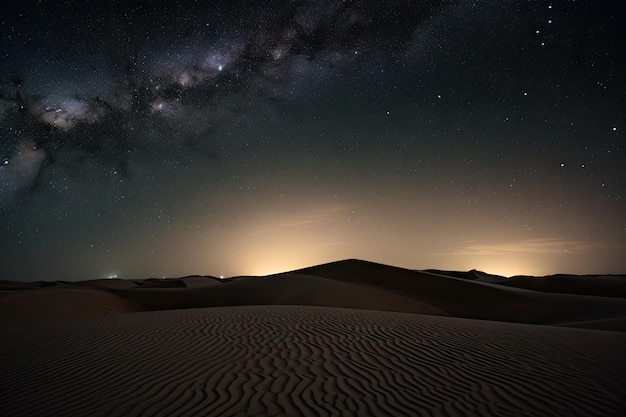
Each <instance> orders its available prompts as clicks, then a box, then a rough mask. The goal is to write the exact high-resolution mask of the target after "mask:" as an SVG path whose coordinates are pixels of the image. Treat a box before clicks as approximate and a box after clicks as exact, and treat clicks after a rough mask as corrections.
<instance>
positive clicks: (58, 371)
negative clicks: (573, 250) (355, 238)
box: [0, 260, 626, 416]
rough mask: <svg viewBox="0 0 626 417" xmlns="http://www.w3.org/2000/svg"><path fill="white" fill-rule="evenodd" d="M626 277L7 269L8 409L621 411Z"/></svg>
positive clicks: (2, 311) (360, 266)
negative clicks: (82, 277) (33, 276)
mask: <svg viewBox="0 0 626 417" xmlns="http://www.w3.org/2000/svg"><path fill="white" fill-rule="evenodd" d="M536 279H538V280H539V281H536V282H535V281H532V282H525V281H524V280H527V281H530V280H536ZM594 280H597V281H594ZM596 283H597V285H596ZM528 288H533V289H528ZM625 288H626V277H623V276H610V277H606V276H596V277H590V276H586V277H576V276H567V277H564V276H555V277H543V278H533V277H515V278H511V279H506V278H503V277H497V276H493V275H489V274H484V273H480V272H479V271H470V272H464V273H461V272H452V271H435V270H428V271H413V270H408V269H402V268H395V267H390V266H386V265H380V264H375V263H370V262H364V261H356V260H349V261H341V262H335V263H331V264H326V265H320V266H317V267H312V268H306V269H302V270H298V271H292V272H288V273H284V274H277V275H272V276H268V277H236V278H231V279H225V280H220V279H217V278H213V277H199V276H194V277H185V278H180V279H165V280H160V279H148V280H132V281H124V280H95V281H83V282H77V283H68V282H47V283H44V282H39V283H16V282H9V281H2V282H0V335H1V337H0V389H1V390H2V392H3V401H2V402H0V415H3V416H4V415H7V416H324V415H329V416H344V415H345V416H505V415H506V416H623V415H626V377H625V375H626V333H624V330H625V328H626V299H624V298H623V297H621V296H620V295H621V294H623V291H624V289H625ZM538 290H541V291H538ZM620 291H622V292H620Z"/></svg>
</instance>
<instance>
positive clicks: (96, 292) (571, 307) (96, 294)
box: [0, 260, 626, 330]
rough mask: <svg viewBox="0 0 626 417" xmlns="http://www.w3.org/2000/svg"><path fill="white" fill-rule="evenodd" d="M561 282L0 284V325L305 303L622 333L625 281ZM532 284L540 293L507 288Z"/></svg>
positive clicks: (315, 273)
mask: <svg viewBox="0 0 626 417" xmlns="http://www.w3.org/2000/svg"><path fill="white" fill-rule="evenodd" d="M445 274H447V275H445ZM503 279H504V280H507V279H506V278H503ZM566 279H567V280H569V281H573V282H584V284H583V285H577V286H576V285H575V284H572V285H573V286H574V287H575V288H574V289H573V290H568V289H567V288H568V286H567V285H560V284H558V285H560V287H563V290H562V292H555V290H556V289H559V286H558V285H557V284H554V283H549V284H545V283H546V280H543V281H537V282H538V283H540V282H543V283H544V284H536V283H534V284H533V283H527V284H524V282H525V281H524V280H523V279H522V278H515V279H514V281H512V283H511V285H506V284H507V283H509V281H502V282H497V279H495V278H494V276H492V275H488V274H484V273H481V272H479V271H469V272H467V273H461V272H455V273H451V272H446V271H436V270H430V271H416V270H409V269H404V268H398V267H393V266H388V265H382V264H377V263H372V262H366V261H360V260H345V261H339V262H332V263H328V264H324V265H318V266H314V267H310V268H304V269H300V270H296V271H292V272H286V273H281V274H275V275H270V276H266V277H234V278H229V279H218V278H215V277H200V276H190V277H184V278H180V279H147V280H132V281H124V280H95V281H83V282H78V283H59V282H57V283H50V285H43V284H42V283H36V285H33V286H30V287H29V286H28V285H20V284H19V283H17V284H16V283H6V282H5V283H4V284H5V285H4V286H2V285H0V288H2V293H1V295H0V322H3V321H14V320H18V321H22V322H27V321H36V320H52V319H56V318H60V317H72V316H74V317H80V316H94V315H101V314H120V313H131V312H137V311H158V310H172V309H186V308H203V307H224V306H244V305H310V306H326V307H341V308H359V309H369V310H381V311H397V312H406V313H414V314H429V315H439V316H452V317H461V318H473V319H480V320H492V321H508V322H516V323H532V324H551V325H561V326H570V325H571V326H573V327H584V328H591V329H593V328H598V329H604V330H626V326H625V324H626V298H621V297H618V296H617V295H619V294H620V292H619V291H620V290H621V289H624V290H626V279H623V280H622V279H619V278H616V277H609V278H607V279H604V278H603V277H598V278H597V281H592V280H590V278H589V277H584V278H581V279H580V280H579V277H566ZM529 280H533V282H535V281H534V280H539V278H529ZM486 281H488V282H486ZM550 282H551V281H550ZM594 284H596V285H594ZM532 285H539V286H540V287H541V288H545V287H546V285H548V287H549V288H547V289H546V291H536V290H530V289H525V288H517V287H523V286H532ZM607 289H613V290H615V291H613V297H606V296H605V295H606V292H607ZM81 290H82V291H84V296H81V295H80V291H81Z"/></svg>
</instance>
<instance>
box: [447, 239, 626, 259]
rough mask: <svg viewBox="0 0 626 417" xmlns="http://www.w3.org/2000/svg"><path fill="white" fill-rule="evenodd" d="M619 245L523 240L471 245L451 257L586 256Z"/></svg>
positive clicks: (580, 241)
mask: <svg viewBox="0 0 626 417" xmlns="http://www.w3.org/2000/svg"><path fill="white" fill-rule="evenodd" d="M620 247H623V246H621V245H612V244H608V243H603V242H589V241H584V240H567V239H558V238H538V239H524V240H519V241H516V242H507V243H493V244H473V245H468V246H465V247H464V248H462V249H460V250H458V251H456V252H453V253H452V255H472V256H476V255H478V256H495V255H505V254H514V253H517V254H536V255H544V254H586V253H591V252H593V251H596V250H599V249H617V248H620Z"/></svg>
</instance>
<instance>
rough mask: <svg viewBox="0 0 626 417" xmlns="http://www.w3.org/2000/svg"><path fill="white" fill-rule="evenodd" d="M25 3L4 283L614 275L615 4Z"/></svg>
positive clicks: (620, 132) (0, 268)
mask: <svg viewBox="0 0 626 417" xmlns="http://www.w3.org/2000/svg"><path fill="white" fill-rule="evenodd" d="M6 3H11V4H6ZM41 3H42V4H40V3H39V2H34V1H22V2H4V3H3V5H2V6H0V28H1V29H0V30H1V31H2V33H1V35H2V37H1V39H2V40H1V41H0V42H1V43H0V59H1V61H0V236H1V238H0V279H19V280H41V279H55V280H60V279H64V280H77V279H90V278H100V277H107V276H118V277H123V278H146V277H152V276H182V275H188V274H211V275H225V276H233V275H240V274H266V273H271V272H277V271H284V270H289V269H295V268H298V267H302V266H309V265H314V264H319V263H322V262H327V261H332V260H337V259H343V258H362V259H367V260H371V261H377V262H382V263H387V264H393V265H397V266H403V267H408V268H440V269H461V270H467V269H471V268H477V269H482V270H485V271H487V272H491V273H496V274H502V275H514V274H533V275H544V274H550V273H559V272H561V273H579V274H583V273H624V272H626V256H624V254H625V253H626V224H625V217H626V204H625V201H624V190H625V181H626V171H625V170H624V168H623V166H624V162H626V158H624V149H623V148H624V139H625V135H624V131H625V130H626V110H625V109H626V88H625V86H626V60H625V55H626V53H625V51H626V45H625V42H624V40H625V37H624V31H623V28H622V26H623V16H622V15H621V14H620V9H619V6H620V3H621V2H620V1H618V0H608V1H601V2H599V1H592V0H587V1H585V0H577V1H574V0H569V1H565V0H562V1H533V0H524V1H521V0H519V1H513V0H500V1H495V0H494V1H486V0H485V1H434V0H431V1H403V0H398V1H338V0H325V1H247V2H243V1H242V2H230V1H222V2H200V1H198V2H193V1H177V2H150V3H151V5H147V3H146V2H140V1H95V0H93V1H63V2H60V1H44V2H41ZM235 4H237V6H235Z"/></svg>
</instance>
